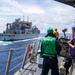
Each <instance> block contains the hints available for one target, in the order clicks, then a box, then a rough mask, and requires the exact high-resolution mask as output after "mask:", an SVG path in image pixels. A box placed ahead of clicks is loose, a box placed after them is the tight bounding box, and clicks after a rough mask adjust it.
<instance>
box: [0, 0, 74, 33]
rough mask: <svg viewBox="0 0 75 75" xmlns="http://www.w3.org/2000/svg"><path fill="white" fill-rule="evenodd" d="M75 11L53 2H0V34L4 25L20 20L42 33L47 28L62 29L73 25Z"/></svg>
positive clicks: (40, 0) (8, 0)
mask: <svg viewBox="0 0 75 75" xmlns="http://www.w3.org/2000/svg"><path fill="white" fill-rule="evenodd" d="M74 13H75V9H74V8H73V7H71V6H68V5H65V4H62V3H59V2H56V1H54V0H0V33H1V32H3V31H4V30H5V29H6V23H11V22H13V21H14V20H15V19H16V18H21V19H22V20H23V16H24V20H27V16H28V18H29V21H32V22H33V25H36V26H37V27H38V28H39V29H40V30H41V32H42V33H45V32H46V30H47V28H48V27H52V28H58V31H59V32H62V29H64V28H68V32H69V33H70V32H71V27H72V26H73V25H74V18H75V15H74Z"/></svg>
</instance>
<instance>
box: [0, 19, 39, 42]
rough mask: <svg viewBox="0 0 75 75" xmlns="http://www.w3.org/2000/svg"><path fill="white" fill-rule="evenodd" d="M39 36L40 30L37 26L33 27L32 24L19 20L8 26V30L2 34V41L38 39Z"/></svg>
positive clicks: (0, 39)
mask: <svg viewBox="0 0 75 75" xmlns="http://www.w3.org/2000/svg"><path fill="white" fill-rule="evenodd" d="M39 34H40V30H39V29H38V28H37V27H36V25H34V26H32V22H29V21H24V20H23V21H21V19H20V18H18V19H15V21H14V22H12V23H7V24H6V30H5V31H4V32H3V33H0V41H14V40H23V39H31V38H36V37H38V36H39Z"/></svg>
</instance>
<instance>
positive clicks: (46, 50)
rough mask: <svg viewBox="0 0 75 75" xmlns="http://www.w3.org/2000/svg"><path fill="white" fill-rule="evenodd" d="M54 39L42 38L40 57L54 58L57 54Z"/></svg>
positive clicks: (49, 37) (50, 37)
mask: <svg viewBox="0 0 75 75" xmlns="http://www.w3.org/2000/svg"><path fill="white" fill-rule="evenodd" d="M55 41H56V38H54V37H52V36H48V37H45V38H43V40H42V43H41V56H42V57H43V56H55V55H56V54H57V51H56V47H55Z"/></svg>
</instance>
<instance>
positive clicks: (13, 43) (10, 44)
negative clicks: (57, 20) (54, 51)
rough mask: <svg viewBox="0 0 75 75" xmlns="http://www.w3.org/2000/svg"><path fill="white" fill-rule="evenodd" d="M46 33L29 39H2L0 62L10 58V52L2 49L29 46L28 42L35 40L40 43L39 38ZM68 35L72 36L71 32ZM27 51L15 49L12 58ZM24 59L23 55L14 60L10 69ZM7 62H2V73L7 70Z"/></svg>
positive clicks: (0, 65) (0, 43) (0, 67)
mask: <svg viewBox="0 0 75 75" xmlns="http://www.w3.org/2000/svg"><path fill="white" fill-rule="evenodd" d="M45 35H46V33H41V34H40V35H39V37H38V38H35V39H27V40H19V41H6V42H3V41H0V62H6V61H7V60H8V52H4V53H1V51H6V50H10V49H11V48H13V49H15V48H20V47H22V46H25V47H26V46H27V44H29V43H31V44H33V42H36V44H38V43H37V42H38V40H39V39H41V37H44V36H45ZM61 36H62V37H63V34H60V37H61ZM67 36H71V34H70V33H68V34H67ZM24 53H25V48H22V49H20V50H18V51H14V52H13V55H12V59H14V58H15V57H18V56H19V55H22V54H24ZM22 61H23V57H21V58H20V59H17V60H16V61H12V62H11V64H10V69H11V68H13V67H14V66H15V65H17V64H18V63H20V62H22ZM6 65H7V64H6V63H5V64H0V73H1V72H5V70H6ZM20 67H21V65H20V66H19V67H17V68H15V69H14V70H11V71H10V72H9V75H13V74H14V73H15V72H16V71H17V70H19V69H20ZM0 75H4V74H0Z"/></svg>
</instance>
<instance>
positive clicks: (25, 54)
mask: <svg viewBox="0 0 75 75" xmlns="http://www.w3.org/2000/svg"><path fill="white" fill-rule="evenodd" d="M28 45H29V44H28ZM28 45H27V46H26V49H25V53H24V54H22V55H20V56H18V57H16V58H13V59H12V55H13V52H14V51H17V50H20V49H22V48H25V46H23V47H20V48H15V49H13V48H12V49H10V50H7V51H0V53H4V52H8V53H9V55H8V60H7V61H5V62H0V65H1V64H7V65H6V71H5V72H1V73H0V75H9V72H10V71H12V70H14V69H15V68H16V67H18V66H19V65H21V67H20V68H21V69H23V68H24V66H25V65H26V63H27V54H28ZM39 47H40V40H39V41H38V45H37V46H36V42H34V43H33V50H35V49H36V50H38V49H39ZM21 57H23V61H22V62H20V63H18V64H17V65H16V66H14V67H13V68H11V69H10V64H11V62H12V61H15V60H17V59H20V58H21Z"/></svg>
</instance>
